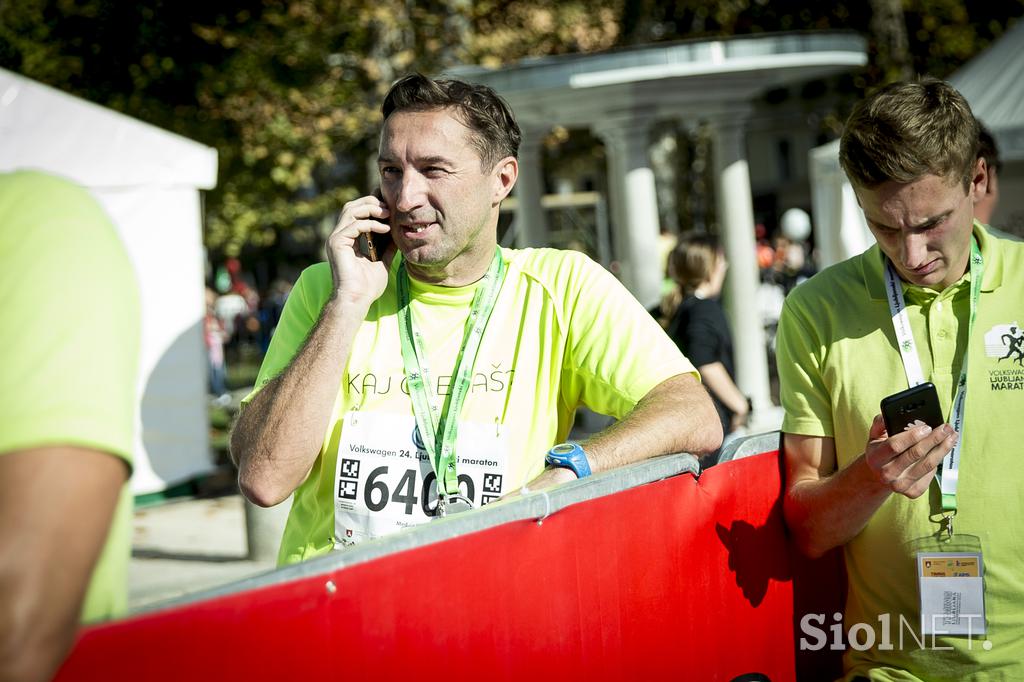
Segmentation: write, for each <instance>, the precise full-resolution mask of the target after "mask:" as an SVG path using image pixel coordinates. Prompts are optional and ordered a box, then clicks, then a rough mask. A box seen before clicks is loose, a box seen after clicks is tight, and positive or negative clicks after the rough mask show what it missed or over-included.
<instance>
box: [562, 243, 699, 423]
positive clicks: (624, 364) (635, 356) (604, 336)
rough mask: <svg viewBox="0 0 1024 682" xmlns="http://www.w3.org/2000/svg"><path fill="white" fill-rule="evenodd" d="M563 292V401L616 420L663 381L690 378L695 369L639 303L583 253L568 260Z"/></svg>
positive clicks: (695, 373) (694, 373)
mask: <svg viewBox="0 0 1024 682" xmlns="http://www.w3.org/2000/svg"><path fill="white" fill-rule="evenodd" d="M567 260H568V262H569V263H570V264H571V272H570V278H569V282H568V284H567V285H566V286H565V287H564V295H565V296H566V300H565V307H566V311H567V318H566V320H567V325H568V329H567V334H568V342H567V343H568V345H567V348H566V351H565V365H564V367H563V378H562V397H563V400H565V401H566V404H567V405H568V406H569V407H575V406H576V405H577V404H579V403H582V404H584V405H586V406H587V407H589V408H590V409H592V410H594V411H596V412H600V413H602V414H607V415H611V416H613V417H616V418H622V417H623V416H625V415H626V414H627V413H628V412H629V411H630V410H632V409H633V407H635V406H636V403H637V402H638V401H639V400H640V399H641V398H643V397H644V396H645V395H647V393H648V392H649V391H650V390H651V389H652V388H654V387H655V386H657V385H658V384H660V383H661V382H663V381H665V380H666V379H669V378H671V377H673V376H676V375H679V374H686V373H692V374H693V375H694V376H695V377H698V378H699V375H698V374H697V371H696V369H694V367H693V364H692V363H690V361H689V360H687V359H686V357H685V356H683V354H682V353H681V352H680V351H679V348H678V347H677V346H676V345H675V343H673V342H672V340H671V339H670V338H669V337H668V335H666V334H665V332H664V330H663V329H662V328H661V326H660V325H659V324H658V323H657V321H655V319H654V318H653V317H652V316H651V314H650V313H649V312H648V311H647V310H645V309H644V307H643V306H642V305H640V302H639V301H637V300H636V298H634V297H633V295H632V294H631V293H629V291H628V290H627V289H626V288H625V287H624V286H623V285H622V284H621V283H620V282H619V281H618V280H617V279H615V277H614V276H613V275H612V274H611V273H610V272H608V271H607V270H605V269H604V268H603V267H601V266H600V265H598V264H597V263H595V262H593V261H592V260H590V259H589V258H587V257H586V256H583V255H582V254H579V255H577V254H573V255H572V256H570V257H569V258H568V259H567Z"/></svg>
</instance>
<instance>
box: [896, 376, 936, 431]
mask: <svg viewBox="0 0 1024 682" xmlns="http://www.w3.org/2000/svg"><path fill="white" fill-rule="evenodd" d="M882 418H883V419H884V420H885V430H886V431H888V432H889V435H890V436H895V435H896V434H897V433H902V432H903V431H905V430H906V428H907V427H908V426H910V425H911V424H913V423H914V422H915V421H919V420H920V421H922V422H924V423H925V424H927V425H928V426H930V427H932V428H933V429H934V428H935V427H937V426H942V424H943V423H944V422H945V421H946V420H945V419H943V417H942V406H941V405H940V404H939V394H938V392H937V391H936V390H935V385H934V384H932V383H931V382H925V383H923V384H920V385H918V386H914V387H913V388H908V389H907V390H905V391H900V392H899V393H893V394H892V395H890V396H887V397H885V398H882Z"/></svg>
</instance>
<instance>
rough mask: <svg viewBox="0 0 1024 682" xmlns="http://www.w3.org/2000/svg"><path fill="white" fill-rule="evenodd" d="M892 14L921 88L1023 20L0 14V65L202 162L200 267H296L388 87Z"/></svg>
mask: <svg viewBox="0 0 1024 682" xmlns="http://www.w3.org/2000/svg"><path fill="white" fill-rule="evenodd" d="M901 1H902V9H903V13H902V14H903V19H904V22H905V31H906V44H907V46H908V49H909V53H910V55H911V58H912V62H911V63H912V68H913V70H915V71H917V72H922V73H923V72H929V73H932V74H934V75H938V76H946V75H948V74H949V73H950V72H951V71H952V70H953V69H955V68H956V67H957V66H959V65H960V64H962V63H963V62H964V61H965V60H966V59H968V58H970V57H971V56H972V55H974V54H976V53H977V52H978V51H980V50H981V49H983V48H984V47H985V46H987V45H988V44H989V43H990V42H991V41H992V40H993V39H995V38H997V37H998V36H999V35H1001V34H1002V33H1003V31H1005V29H1006V26H1007V23H1008V21H1009V20H1010V19H1011V18H1012V17H1018V16H1020V15H1022V14H1024V0H1003V1H1002V2H999V3H977V4H972V5H971V6H970V7H968V4H967V2H966V0H871V2H866V0H836V1H835V2H832V3H817V4H813V3H808V2H806V0H772V1H771V2H768V1H767V0H716V1H715V2H711V1H710V0H667V1H662V0H659V1H657V2H655V0H596V1H594V2H585V1H584V0H565V1H559V0H416V1H414V0H347V1H346V2H344V3H342V2H337V1H336V0H335V1H330V0H207V1H206V2H196V1H194V0H184V1H182V0H179V1H173V0H149V1H148V2H146V3H124V2H118V1H117V0H0V66H3V67H5V68H8V69H11V70H14V71H17V72H19V73H22V74H24V75H26V76H28V77H30V78H34V79H36V80H39V81H42V82H44V83H47V84H50V85H53V86H55V87H57V88H60V89H62V90H65V91H68V92H71V93H73V94H76V95H79V96H81V97H85V98H86V99H89V100H92V101H95V102H97V103H99V104H102V105H104V106H108V107H111V108H113V109H116V110H118V111H122V112H124V113H126V114H129V115H131V116H134V117H137V118H140V119H142V120H145V121H148V122H150V123H153V124H155V125H158V126H161V127H163V128H166V129H169V130H172V131H174V132H177V133H179V134H182V135H185V136H188V137H191V138H193V139H196V140H199V141H201V142H203V143H205V144H208V145H211V146H214V147H216V148H217V150H218V152H219V158H220V177H219V183H218V186H217V188H216V189H215V190H214V191H212V192H211V193H210V194H209V195H208V197H207V201H206V204H205V208H206V217H207V220H206V225H207V233H206V236H205V240H206V243H207V246H208V247H209V248H210V249H211V252H212V253H214V254H230V255H234V254H237V253H239V252H240V251H241V250H242V248H243V247H246V246H249V247H255V248H268V247H270V246H271V245H273V244H281V243H286V244H288V245H290V247H291V248H293V249H298V250H306V251H307V252H310V253H311V252H313V251H314V249H317V248H318V247H319V244H320V242H321V239H322V231H323V230H324V229H325V228H328V227H329V226H330V225H331V224H332V221H333V217H334V216H335V215H336V214H337V211H338V210H339V209H340V207H341V204H342V203H344V201H346V200H348V199H350V198H352V197H354V196H357V195H359V194H361V193H362V192H365V191H367V190H369V189H371V185H372V182H373V179H372V178H367V177H366V167H365V164H364V160H365V159H367V158H369V157H371V156H372V154H373V149H374V147H375V135H376V132H377V131H378V130H379V127H380V120H379V114H378V109H379V104H380V101H381V98H382V97H383V94H384V93H385V92H386V89H387V87H388V86H389V85H390V84H391V83H392V82H393V81H394V80H395V78H397V77H399V76H400V75H402V74H405V73H408V72H410V71H412V70H419V71H423V72H426V73H438V72H440V71H443V70H444V69H445V68H447V67H450V66H453V65H455V64H458V63H472V64H482V65H485V66H490V67H495V68H497V67H500V66H502V65H506V64H509V63H512V62H514V61H516V60H519V59H523V58H527V57H536V56H545V55H552V54H564V53H570V52H592V51H597V50H603V49H609V48H612V47H616V46H625V45H632V44H637V43H648V42H654V41H660V40H674V39H679V38H685V37H707V36H712V35H722V36H727V35H733V34H749V33H758V32H763V31H786V30H796V29H827V28H851V29H854V30H859V31H862V32H864V33H868V34H872V27H871V25H870V20H871V16H872V15H873V13H872V11H871V8H872V7H875V6H878V7H881V6H884V7H886V8H887V11H888V12H889V14H888V15H887V16H888V19H887V22H888V23H887V24H886V25H887V26H895V25H896V23H898V18H899V17H898V15H899V12H898V11H897V10H898V6H899V5H900V2H901ZM893 3H895V4H893ZM894 22H895V23H894ZM880 25H881V24H880ZM893 30H895V31H896V32H897V33H898V27H897V28H896V29H893ZM874 34H885V31H883V30H881V29H879V30H877V31H875V32H874ZM883 43H884V44H885V45H893V44H895V45H897V46H899V45H900V40H899V38H898V37H897V39H896V40H895V41H893V40H890V39H888V38H886V39H885V40H882V39H880V38H877V35H876V39H875V40H874V41H873V43H872V44H873V45H874V47H873V48H872V49H873V52H872V63H871V65H870V66H869V68H868V69H866V70H865V71H864V73H862V74H861V75H859V76H857V77H856V78H855V79H851V83H852V87H853V88H855V89H863V88H866V87H869V86H871V85H874V84H876V83H879V82H882V81H884V80H886V79H889V78H892V77H894V74H896V73H900V69H901V68H903V67H902V66H900V64H901V63H902V62H901V61H900V60H901V59H902V57H900V56H899V55H900V54H901V53H900V50H901V49H902V48H898V49H896V50H892V49H889V48H886V49H887V50H888V51H885V50H883V49H882V47H881V45H883ZM894 65H895V67H896V68H895V69H894Z"/></svg>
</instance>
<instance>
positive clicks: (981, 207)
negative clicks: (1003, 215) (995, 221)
mask: <svg viewBox="0 0 1024 682" xmlns="http://www.w3.org/2000/svg"><path fill="white" fill-rule="evenodd" d="M978 158H980V159H984V160H985V166H986V167H987V168H988V185H986V187H985V196H983V197H982V198H981V199H980V200H979V201H978V202H977V203H976V204H974V217H975V218H977V219H978V220H979V221H980V222H982V223H984V224H986V225H988V224H990V223H991V221H992V214H993V213H995V210H996V206H997V205H998V204H999V171H1000V170H1002V167H1003V164H1002V162H1001V161H1000V160H999V148H998V147H997V146H996V140H995V138H994V137H992V133H990V132H989V131H988V129H987V128H986V127H985V126H981V132H980V133H978Z"/></svg>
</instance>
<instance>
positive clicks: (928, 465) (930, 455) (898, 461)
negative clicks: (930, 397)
mask: <svg viewBox="0 0 1024 682" xmlns="http://www.w3.org/2000/svg"><path fill="white" fill-rule="evenodd" d="M958 438H959V436H958V434H957V433H956V431H954V430H953V427H952V426H950V425H949V424H940V425H939V426H937V427H935V428H933V427H931V426H929V425H927V424H925V423H924V422H920V421H919V422H917V423H915V424H912V425H910V427H909V428H908V429H906V430H904V431H901V432H899V433H895V434H892V435H890V434H889V432H888V431H886V428H885V421H884V420H883V418H882V415H881V414H878V415H876V416H875V419H874V421H873V422H872V423H871V431H870V433H869V435H868V444H867V447H866V448H865V449H864V460H865V462H866V463H867V465H868V467H869V468H870V469H871V471H872V472H873V473H874V475H875V477H876V479H877V480H878V483H879V485H880V486H882V487H883V488H886V489H888V490H890V491H891V492H894V493H897V494H900V495H905V496H907V497H909V498H911V499H915V498H918V497H920V496H921V495H923V494H924V493H925V492H926V491H927V490H928V485H929V484H930V483H931V481H932V478H933V477H934V476H935V470H936V468H937V467H938V466H939V463H940V462H942V458H943V457H945V456H946V453H948V452H949V451H950V450H952V449H953V446H954V445H956V442H957V439H958Z"/></svg>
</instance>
